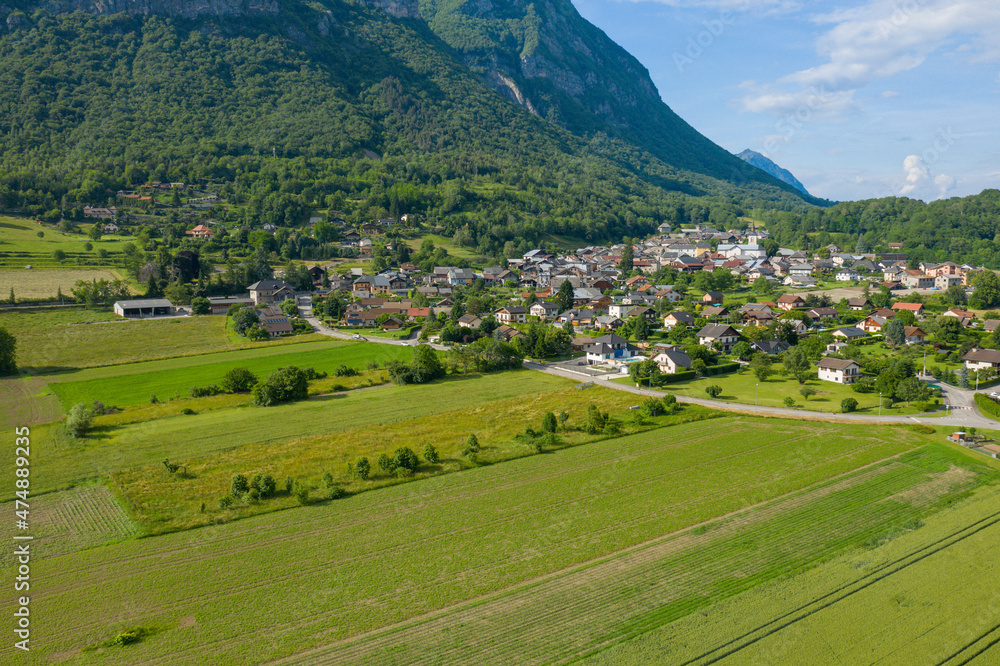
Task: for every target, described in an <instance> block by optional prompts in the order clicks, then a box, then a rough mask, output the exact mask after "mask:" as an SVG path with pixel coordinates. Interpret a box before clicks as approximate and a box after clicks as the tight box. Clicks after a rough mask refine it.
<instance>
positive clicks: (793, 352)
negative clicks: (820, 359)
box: [781, 345, 813, 384]
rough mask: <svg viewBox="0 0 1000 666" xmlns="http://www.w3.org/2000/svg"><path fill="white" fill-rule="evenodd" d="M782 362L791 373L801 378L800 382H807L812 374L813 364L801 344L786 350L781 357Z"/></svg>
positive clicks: (798, 378)
mask: <svg viewBox="0 0 1000 666" xmlns="http://www.w3.org/2000/svg"><path fill="white" fill-rule="evenodd" d="M781 363H782V365H783V366H784V368H785V370H787V371H788V372H789V374H791V375H792V376H793V377H795V378H796V379H797V380H799V384H805V383H806V380H807V379H809V377H810V376H811V375H812V368H813V366H812V363H811V362H810V361H809V355H808V354H807V353H806V350H805V349H804V348H803V347H801V346H799V345H796V346H794V347H792V348H790V349H789V350H788V351H786V352H785V355H784V356H783V357H782V359H781Z"/></svg>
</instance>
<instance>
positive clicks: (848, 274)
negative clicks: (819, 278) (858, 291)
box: [835, 268, 861, 282]
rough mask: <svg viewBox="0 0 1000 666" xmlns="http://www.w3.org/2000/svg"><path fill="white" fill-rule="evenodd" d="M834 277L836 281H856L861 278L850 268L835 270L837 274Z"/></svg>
mask: <svg viewBox="0 0 1000 666" xmlns="http://www.w3.org/2000/svg"><path fill="white" fill-rule="evenodd" d="M835 277H836V279H837V281H838V282H857V281H858V280H860V279H861V276H860V275H858V274H857V273H855V272H854V271H852V270H851V269H850V268H845V269H842V270H839V271H837V275H836V276H835Z"/></svg>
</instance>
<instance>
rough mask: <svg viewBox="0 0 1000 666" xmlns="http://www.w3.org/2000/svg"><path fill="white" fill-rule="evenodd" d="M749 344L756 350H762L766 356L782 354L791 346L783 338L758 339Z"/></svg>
mask: <svg viewBox="0 0 1000 666" xmlns="http://www.w3.org/2000/svg"><path fill="white" fill-rule="evenodd" d="M750 346H751V347H752V348H753V349H755V350H756V351H760V352H764V353H765V354H767V355H768V356H775V355H777V354H783V353H784V352H786V351H788V348H789V347H791V345H790V344H788V343H787V342H785V341H783V340H758V341H757V342H754V343H753V344H752V345H750Z"/></svg>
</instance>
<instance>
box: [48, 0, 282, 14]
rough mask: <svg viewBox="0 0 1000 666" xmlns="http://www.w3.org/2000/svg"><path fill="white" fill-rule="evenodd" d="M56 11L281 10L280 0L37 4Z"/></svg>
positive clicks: (61, 1) (62, 1)
mask: <svg viewBox="0 0 1000 666" xmlns="http://www.w3.org/2000/svg"><path fill="white" fill-rule="evenodd" d="M36 6H37V7H39V8H41V9H46V10H48V11H51V12H54V13H62V12H74V11H84V12H87V13H90V14H117V13H118V12H129V13H130V14H139V15H148V14H165V15H167V16H180V17H183V18H195V17H197V16H270V15H274V14H277V13H278V2H277V0H44V1H43V2H38V3H36Z"/></svg>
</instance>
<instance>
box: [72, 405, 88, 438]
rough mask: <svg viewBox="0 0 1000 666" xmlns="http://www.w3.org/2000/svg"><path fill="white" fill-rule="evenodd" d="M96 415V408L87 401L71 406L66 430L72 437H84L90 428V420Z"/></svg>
mask: <svg viewBox="0 0 1000 666" xmlns="http://www.w3.org/2000/svg"><path fill="white" fill-rule="evenodd" d="M93 417H94V410H93V409H91V408H90V406H89V405H87V404H86V403H83V402H80V403H77V404H75V405H73V407H71V408H70V410H69V414H67V415H66V432H67V433H69V435H70V437H83V436H84V435H86V434H87V430H89V429H90V420H91V419H92V418H93Z"/></svg>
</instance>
